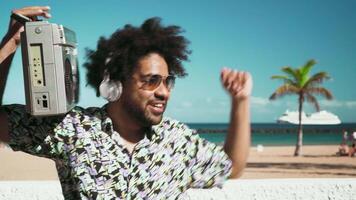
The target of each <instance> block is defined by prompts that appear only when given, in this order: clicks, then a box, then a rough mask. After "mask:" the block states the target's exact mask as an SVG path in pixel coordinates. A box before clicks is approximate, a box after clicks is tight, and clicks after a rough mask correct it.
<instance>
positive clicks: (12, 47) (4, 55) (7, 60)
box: [0, 37, 17, 105]
mask: <svg viewBox="0 0 356 200" xmlns="http://www.w3.org/2000/svg"><path fill="white" fill-rule="evenodd" d="M16 48H17V44H16V42H15V41H14V40H13V39H12V38H8V37H5V38H4V39H3V40H2V42H1V44H0V105H2V99H3V95H4V90H5V86H6V80H7V76H8V74H9V69H10V66H11V63H12V59H13V57H14V55H15V52H16Z"/></svg>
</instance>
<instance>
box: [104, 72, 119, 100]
mask: <svg viewBox="0 0 356 200" xmlns="http://www.w3.org/2000/svg"><path fill="white" fill-rule="evenodd" d="M99 92H100V96H102V97H103V98H105V99H106V100H108V101H110V102H113V101H116V100H118V99H119V98H120V96H121V94H122V83H121V82H120V81H110V80H109V79H108V78H104V80H103V81H102V82H101V83H100V86H99Z"/></svg>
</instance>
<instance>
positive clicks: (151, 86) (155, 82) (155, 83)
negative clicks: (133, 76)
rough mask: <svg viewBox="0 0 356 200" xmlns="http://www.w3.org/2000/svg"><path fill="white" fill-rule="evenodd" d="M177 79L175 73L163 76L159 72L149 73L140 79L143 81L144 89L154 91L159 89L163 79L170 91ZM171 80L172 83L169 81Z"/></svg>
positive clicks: (142, 86)
mask: <svg viewBox="0 0 356 200" xmlns="http://www.w3.org/2000/svg"><path fill="white" fill-rule="evenodd" d="M175 79H176V77H175V76H174V75H168V76H161V75H159V74H153V75H147V76H144V77H143V78H142V79H141V80H140V82H142V83H143V84H142V85H141V87H140V88H142V89H144V90H149V91H153V90H155V89H157V88H158V87H159V86H160V85H161V83H162V81H163V84H164V86H165V87H166V88H167V89H168V91H171V90H172V89H173V87H174V84H175ZM169 80H170V81H171V83H168V81H169ZM150 82H151V83H150Z"/></svg>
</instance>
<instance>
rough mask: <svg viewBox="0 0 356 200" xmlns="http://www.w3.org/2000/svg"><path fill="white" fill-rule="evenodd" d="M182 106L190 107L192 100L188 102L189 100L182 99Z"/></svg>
mask: <svg viewBox="0 0 356 200" xmlns="http://www.w3.org/2000/svg"><path fill="white" fill-rule="evenodd" d="M181 105H182V107H184V108H191V107H192V106H193V103H192V102H190V101H184V102H182V104H181Z"/></svg>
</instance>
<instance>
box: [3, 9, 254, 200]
mask: <svg viewBox="0 0 356 200" xmlns="http://www.w3.org/2000/svg"><path fill="white" fill-rule="evenodd" d="M48 11H49V8H48V7H27V8H23V9H19V10H14V11H13V12H15V13H20V14H23V15H26V16H29V17H33V16H38V15H41V16H44V17H50V15H49V13H48ZM20 31H21V26H19V25H18V24H17V23H16V22H14V21H11V22H10V28H9V32H8V34H7V35H6V36H5V39H4V40H3V42H2V45H1V51H0V55H1V56H0V58H1V60H0V62H1V69H0V70H1V71H8V68H9V67H10V64H11V59H12V56H13V54H14V53H15V51H16V48H17V45H18V44H19V42H20V41H19V37H18V34H19V32H20ZM180 33H181V29H180V27H178V26H167V27H164V26H162V25H161V24H160V20H159V19H158V18H151V19H148V20H146V21H145V22H144V23H143V24H142V25H141V26H140V27H134V26H131V25H126V26H125V27H124V28H122V29H118V30H117V31H116V32H114V33H113V34H112V35H111V37H110V38H108V39H106V38H100V40H99V42H98V45H97V49H96V50H90V51H88V61H87V62H86V63H85V64H84V65H85V67H86V68H87V70H88V73H87V81H88V84H89V85H90V86H92V87H93V88H95V89H96V91H97V95H99V94H100V95H101V96H103V97H104V98H106V99H107V100H108V104H106V105H104V106H103V107H102V108H87V109H84V108H81V107H75V108H74V109H73V110H72V111H70V112H69V113H68V114H67V115H65V116H57V117H46V118H35V117H33V116H30V115H28V114H27V113H25V111H24V107H23V106H20V105H9V106H2V116H1V117H0V120H1V121H0V123H1V126H4V125H5V124H8V128H7V129H6V130H2V131H1V132H2V133H8V134H7V137H4V136H3V138H5V139H3V140H5V141H7V142H8V143H9V144H10V145H11V146H12V147H13V148H14V149H17V150H23V151H26V152H29V153H32V154H36V155H41V156H46V157H50V158H52V159H54V160H55V161H56V163H57V168H58V173H59V177H60V180H61V183H62V188H63V193H64V195H65V197H66V198H67V199H78V198H81V199H177V198H183V197H184V195H182V194H183V193H184V191H186V190H187V189H189V188H207V187H213V186H221V185H222V183H223V182H224V180H225V179H226V178H228V177H230V178H237V177H239V176H240V175H241V173H242V170H243V168H244V167H245V163H246V160H247V156H248V151H249V146H250V120H249V118H250V116H249V97H250V94H251V89H252V79H251V76H250V75H249V74H248V73H247V72H238V71H233V70H230V69H227V68H224V69H223V70H222V71H221V82H222V85H223V87H224V88H225V89H226V90H227V91H228V93H229V95H230V96H231V102H232V106H231V117H230V126H229V130H228V135H227V138H226V141H225V145H224V147H223V148H222V147H219V146H216V145H214V144H212V143H209V142H207V141H205V140H203V139H201V138H200V137H199V136H198V135H197V134H196V133H195V132H194V131H192V130H191V129H189V128H188V127H187V126H186V125H184V124H182V123H180V122H178V121H176V120H173V119H169V118H166V117H163V113H164V111H165V109H166V106H167V103H168V99H169V97H170V92H171V90H172V88H173V85H174V81H175V76H178V77H183V76H185V75H186V73H185V70H184V68H183V66H182V63H181V62H182V61H186V60H187V58H188V54H189V51H188V50H187V45H188V41H187V40H186V39H185V38H184V37H183V36H181V35H179V34H180ZM6 74H7V73H1V83H2V84H3V85H5V82H6V76H7V75H6ZM3 87H4V86H3ZM3 87H2V88H3ZM2 94H3V89H2V90H1V97H2ZM5 127H6V126H5ZM3 135H4V134H3Z"/></svg>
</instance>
